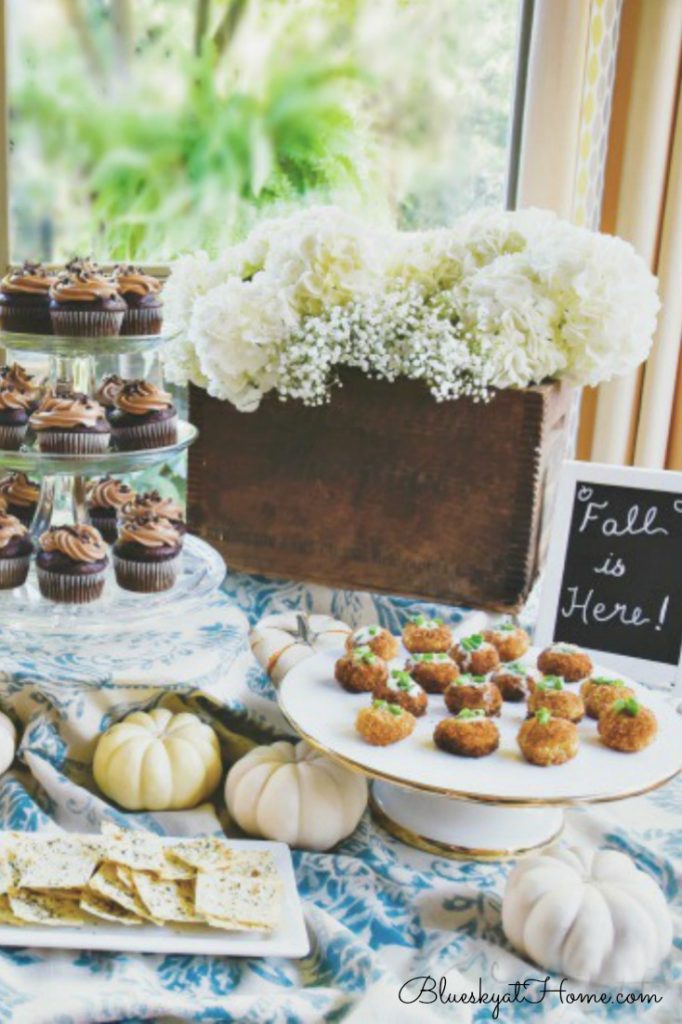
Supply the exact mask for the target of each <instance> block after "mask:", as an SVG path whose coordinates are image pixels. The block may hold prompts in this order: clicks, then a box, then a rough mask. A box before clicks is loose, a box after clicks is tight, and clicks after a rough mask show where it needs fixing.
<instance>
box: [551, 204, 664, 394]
mask: <svg viewBox="0 0 682 1024" xmlns="http://www.w3.org/2000/svg"><path fill="white" fill-rule="evenodd" d="M566 227H569V228H570V230H568V231H567V230H566ZM533 265H534V268H535V272H536V273H537V274H539V275H540V276H541V278H542V280H543V281H546V282H547V287H548V288H549V289H551V290H552V291H553V292H554V293H555V294H556V295H557V296H559V297H560V301H561V305H562V327H561V334H562V339H563V343H564V346H565V350H566V355H567V366H566V370H565V372H564V373H563V374H562V376H563V377H564V378H565V379H566V380H569V381H571V382H573V383H575V384H578V385H590V386H596V385H597V384H601V383H603V382H605V381H608V380H611V379H612V378H613V377H617V376H619V375H621V374H624V373H629V372H631V371H632V370H633V369H635V367H637V366H639V364H640V363H641V362H643V361H644V360H645V359H646V358H647V356H648V355H649V352H650V350H651V344H652V340H653V335H654V332H655V330H656V318H657V315H658V311H659V308H660V301H659V298H658V284H657V280H656V278H655V277H654V275H653V274H652V273H650V271H649V270H648V268H647V267H646V265H645V263H644V261H643V260H642V259H641V258H640V257H639V256H638V255H637V253H636V252H635V250H634V249H633V247H632V246H631V245H630V244H629V243H628V242H625V241H623V240H622V239H620V238H615V237H613V236H611V235H602V234H595V233H594V232H590V231H587V230H586V229H584V228H574V227H571V226H567V225H562V224H561V223H560V222H559V224H558V226H557V229H556V232H554V233H553V235H551V236H549V237H547V238H545V239H543V240H542V241H541V242H539V243H538V245H537V248H536V249H535V250H534V252H533Z"/></svg>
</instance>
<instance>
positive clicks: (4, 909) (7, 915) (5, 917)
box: [0, 895, 26, 926]
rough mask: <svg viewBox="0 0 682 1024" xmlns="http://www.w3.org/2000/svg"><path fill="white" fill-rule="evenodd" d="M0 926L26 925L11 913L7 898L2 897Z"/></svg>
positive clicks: (0, 899) (0, 898) (0, 897)
mask: <svg viewBox="0 0 682 1024" xmlns="http://www.w3.org/2000/svg"><path fill="white" fill-rule="evenodd" d="M0 924H15V925H18V926H19V925H23V924H26V922H25V921H22V920H21V918H20V917H17V916H16V914H13V913H12V908H11V907H10V905H9V897H8V896H5V895H2V896H0Z"/></svg>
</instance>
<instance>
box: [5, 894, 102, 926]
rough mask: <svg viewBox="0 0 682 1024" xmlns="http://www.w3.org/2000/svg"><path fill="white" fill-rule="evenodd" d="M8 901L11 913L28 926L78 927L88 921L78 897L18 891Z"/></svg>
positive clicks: (10, 895)
mask: <svg viewBox="0 0 682 1024" xmlns="http://www.w3.org/2000/svg"><path fill="white" fill-rule="evenodd" d="M8 899H9V905H10V909H11V911H12V913H13V914H15V915H16V916H17V917H18V918H20V919H21V920H22V921H25V922H26V923H28V924H46V925H50V926H52V927H63V926H65V925H68V926H71V927H73V926H76V927H78V926H80V925H83V924H85V923H86V922H87V921H88V920H89V918H88V915H87V914H86V912H85V911H84V910H83V909H82V907H81V906H80V900H79V897H78V896H72V895H68V896H67V895H65V894H63V893H56V892H52V893H46V892H31V891H30V890H28V889H18V890H17V891H16V892H11V893H10V894H9V897H8Z"/></svg>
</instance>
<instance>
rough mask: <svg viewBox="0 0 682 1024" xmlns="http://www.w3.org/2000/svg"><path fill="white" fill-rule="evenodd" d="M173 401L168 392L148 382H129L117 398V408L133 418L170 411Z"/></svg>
mask: <svg viewBox="0 0 682 1024" xmlns="http://www.w3.org/2000/svg"><path fill="white" fill-rule="evenodd" d="M172 405H173V399H172V397H171V396H170V395H169V394H168V392H167V391H162V390H161V388H157V386H156V384H152V383H150V381H146V380H129V381H128V382H127V383H126V384H124V386H123V387H122V388H121V390H120V392H119V393H118V396H117V397H116V408H117V409H120V410H121V412H125V413H131V414H132V415H133V416H144V415H145V413H148V412H160V411H162V410H163V409H170V407H171V406H172Z"/></svg>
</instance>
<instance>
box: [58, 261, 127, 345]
mask: <svg viewBox="0 0 682 1024" xmlns="http://www.w3.org/2000/svg"><path fill="white" fill-rule="evenodd" d="M72 266H74V264H72ZM50 300H51V301H50V314H51V316H52V326H53V328H54V332H55V334H63V335H69V336H71V337H73V338H103V337H107V336H111V335H115V334H119V333H120V330H121V324H122V323H123V317H124V315H125V311H126V304H125V302H124V301H123V299H122V298H121V296H120V295H119V294H118V291H117V288H116V285H115V284H113V282H111V281H107V279H106V278H105V277H102V276H101V275H99V274H97V273H93V272H91V271H89V270H86V269H84V268H82V269H72V270H65V271H63V272H62V273H61V274H60V275H59V277H58V278H57V281H56V282H55V283H54V284H53V285H52V287H51V288H50Z"/></svg>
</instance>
